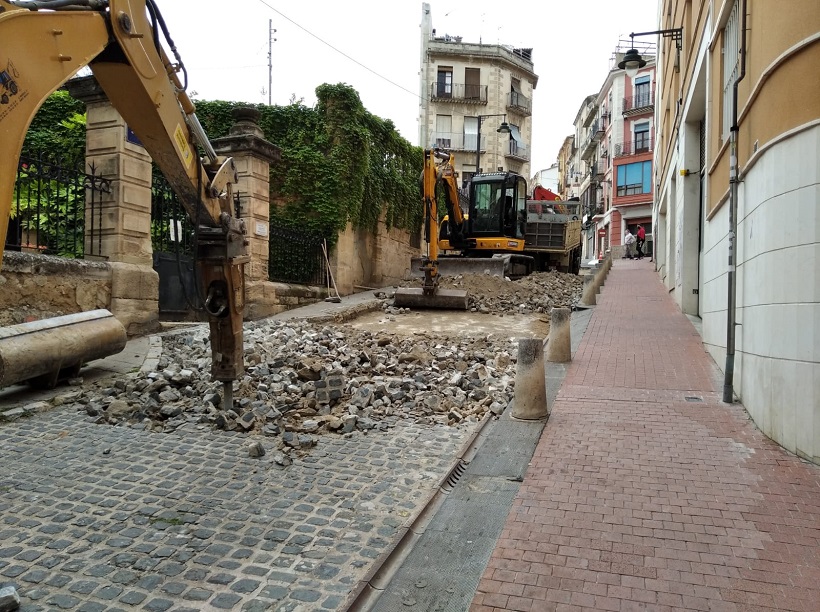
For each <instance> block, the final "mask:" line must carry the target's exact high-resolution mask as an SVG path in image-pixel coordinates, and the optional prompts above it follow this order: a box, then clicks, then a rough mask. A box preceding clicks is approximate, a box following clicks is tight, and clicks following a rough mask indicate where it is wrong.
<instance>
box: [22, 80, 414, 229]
mask: <svg viewBox="0 0 820 612" xmlns="http://www.w3.org/2000/svg"><path fill="white" fill-rule="evenodd" d="M316 96H317V99H318V102H317V104H316V106H315V107H313V108H311V107H308V106H305V105H304V104H301V103H294V104H289V105H287V106H268V105H264V104H257V105H251V104H247V103H244V102H224V101H197V102H196V109H197V116H198V117H199V120H200V121H201V123H202V125H203V127H204V128H205V133H206V134H208V137H209V138H211V139H214V138H219V137H221V136H226V135H228V133H229V130H230V128H231V126H232V125H233V123H234V119H233V116H232V114H231V111H232V109H233V108H235V107H238V106H253V107H254V108H256V109H258V110H259V112H260V114H261V117H260V121H259V124H260V127H261V128H262V131H263V133H264V137H265V139H267V140H268V141H270V142H272V143H273V144H275V145H277V146H278V147H279V148H280V149H281V151H282V154H281V159H280V160H279V161H277V162H274V163H273V164H271V170H270V189H271V210H270V218H271V223H272V224H279V225H282V226H285V227H293V228H301V229H308V230H310V231H312V232H314V233H317V234H319V235H321V236H323V237H325V238H326V239H327V241H328V243H329V244H331V245H332V244H334V243H335V242H336V238H337V236H338V234H339V233H340V232H341V231H343V230H344V228H345V227H346V225H347V224H348V223H352V224H353V225H354V227H356V228H361V229H367V230H370V231H375V230H376V227H377V225H378V222H379V219H380V218H381V217H382V215H384V219H385V222H386V224H387V226H388V227H396V228H400V229H406V230H410V231H416V230H417V229H418V228H420V227H421V223H422V219H423V210H422V207H421V202H420V197H419V187H418V181H419V174H420V172H421V168H422V150H421V148H419V147H416V146H413V145H411V144H410V143H409V142H408V141H407V140H405V139H404V138H402V136H401V135H400V134H399V133H398V131H396V128H395V125H394V124H393V122H392V121H390V120H385V119H382V118H380V117H377V116H375V115H373V114H371V113H369V112H368V111H367V110H366V109H365V108H364V106H363V105H362V102H361V99H360V98H359V94H358V93H357V92H356V90H355V89H353V88H352V87H350V86H349V85H346V84H343V83H340V84H337V85H329V84H324V85H320V86H319V87H318V88H317V89H316ZM84 112H85V106H84V104H83V103H82V102H80V101H77V100H74V99H73V98H71V96H69V95H68V92H66V91H58V92H56V93H54V94H52V95H51V96H49V98H48V99H47V100H46V102H45V103H44V104H43V106H42V107H41V108H40V110H39V111H38V113H37V115H36V116H35V118H34V121H33V122H32V124H31V128H30V129H29V131H28V134H27V136H26V141H25V145H24V148H23V152H24V153H26V154H30V153H33V152H34V151H37V150H51V151H61V152H63V153H64V154H65V155H66V156H67V157H73V156H75V155H83V154H84V152H85V122H84V120H83V115H84Z"/></svg>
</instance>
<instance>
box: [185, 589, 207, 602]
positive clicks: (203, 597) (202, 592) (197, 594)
mask: <svg viewBox="0 0 820 612" xmlns="http://www.w3.org/2000/svg"><path fill="white" fill-rule="evenodd" d="M211 595H213V591H209V590H208V589H200V588H198V587H194V588H192V589H190V590H188V592H187V593H185V595H184V596H183V597H184V598H185V599H188V600H191V601H207V600H208V598H209V597H210V596H211Z"/></svg>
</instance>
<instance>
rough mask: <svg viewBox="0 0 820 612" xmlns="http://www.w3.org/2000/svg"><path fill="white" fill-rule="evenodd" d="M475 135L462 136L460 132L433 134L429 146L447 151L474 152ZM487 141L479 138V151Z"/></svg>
mask: <svg viewBox="0 0 820 612" xmlns="http://www.w3.org/2000/svg"><path fill="white" fill-rule="evenodd" d="M477 136H478V135H477V134H464V133H462V132H433V138H432V140H431V142H430V146H432V147H437V148H439V149H445V150H448V151H475V148H476V144H477V143H476V137H477ZM486 144H487V141H486V139H485V137H484V136H482V137H481V145H482V146H481V150H482V151H483V150H484V149H485V147H486Z"/></svg>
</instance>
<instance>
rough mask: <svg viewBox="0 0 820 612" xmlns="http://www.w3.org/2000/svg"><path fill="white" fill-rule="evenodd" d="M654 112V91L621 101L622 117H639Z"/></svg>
mask: <svg viewBox="0 0 820 612" xmlns="http://www.w3.org/2000/svg"><path fill="white" fill-rule="evenodd" d="M654 110H655V91H654V90H652V91H645V92H641V93H639V94H637V95H634V96H629V97H627V98H624V100H623V111H622V114H623V116H624V117H629V116H632V115H640V114H642V113H649V112H652V111H654Z"/></svg>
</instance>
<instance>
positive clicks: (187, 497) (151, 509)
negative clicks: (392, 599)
mask: <svg viewBox="0 0 820 612" xmlns="http://www.w3.org/2000/svg"><path fill="white" fill-rule="evenodd" d="M472 427H473V428H475V427H476V426H475V425H473V426H472ZM471 431H472V429H468V428H466V427H462V428H447V427H430V426H417V425H413V424H410V423H408V422H406V421H400V422H397V423H396V424H395V427H393V428H392V429H390V430H389V431H387V432H376V431H371V432H368V433H367V434H364V433H361V432H356V433H353V434H350V435H349V436H346V437H342V436H325V437H322V438H321V440H320V441H319V444H318V446H317V447H316V448H314V449H312V450H311V452H310V454H309V455H306V456H304V457H302V458H296V459H295V460H294V463H293V465H291V466H289V467H281V466H280V465H277V464H276V463H275V462H274V460H273V458H272V457H271V455H272V454H271V453H268V454H267V455H265V456H263V457H261V458H258V459H254V458H251V457H249V455H248V450H247V444H248V442H249V439H248V438H247V437H246V436H245V435H237V434H231V433H224V432H212V431H211V430H210V429H206V428H200V427H197V426H186V428H184V429H180V430H177V432H175V433H172V434H162V433H150V432H146V431H142V430H140V429H138V428H130V427H110V426H102V425H93V424H90V423H89V422H88V420H87V418H85V417H84V415H82V414H80V413H74V412H72V411H71V410H70V409H68V408H65V407H62V408H59V407H58V408H56V409H53V410H51V411H50V412H46V413H41V414H37V415H34V416H32V417H27V418H22V419H19V420H16V421H13V422H7V423H2V424H0V456H2V458H3V459H2V467H0V491H2V493H3V495H2V501H0V584H2V585H14V586H16V588H17V591H18V593H19V595H20V597H21V600H22V607H21V610H22V611H23V612H34V611H37V610H74V611H77V612H79V611H82V612H102V611H107V612H114V611H115V610H135V609H137V610H149V611H153V612H162V611H165V610H173V611H177V612H182V611H191V612H194V611H199V610H260V611H261V610H277V611H278V610H283V611H306V610H337V609H339V608H340V607H341V606H342V604H343V602H344V601H345V598H346V596H347V595H348V593H349V591H351V590H352V588H353V587H355V585H356V583H357V581H358V580H360V579H361V578H362V577H363V576H364V575H365V573H366V572H367V570H368V569H369V567H370V566H372V564H373V563H374V561H375V560H376V559H377V558H378V557H379V556H380V555H381V554H382V553H383V552H384V551H385V550H387V549H388V548H389V546H390V544H391V543H392V542H393V541H394V540H395V539H396V538H397V534H399V533H400V530H401V527H402V525H403V524H404V523H405V522H407V521H408V520H409V519H410V518H411V517H413V516H414V515H415V514H416V513H418V512H419V511H420V509H421V508H422V507H423V506H424V504H425V503H426V501H427V499H428V498H429V496H430V495H431V494H432V493H433V491H434V490H435V489H436V487H437V485H438V483H439V481H440V479H441V478H442V477H444V476H445V474H446V472H447V471H448V470H449V468H450V467H451V465H452V462H453V461H454V459H455V458H456V457H457V455H458V452H459V449H460V448H461V446H462V445H463V443H464V442H465V441H466V440H467V438H468V437H469V435H470V433H471ZM263 443H264V439H263Z"/></svg>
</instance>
